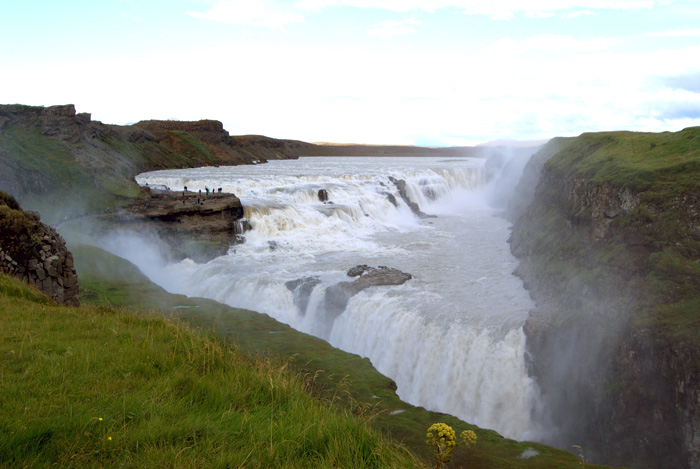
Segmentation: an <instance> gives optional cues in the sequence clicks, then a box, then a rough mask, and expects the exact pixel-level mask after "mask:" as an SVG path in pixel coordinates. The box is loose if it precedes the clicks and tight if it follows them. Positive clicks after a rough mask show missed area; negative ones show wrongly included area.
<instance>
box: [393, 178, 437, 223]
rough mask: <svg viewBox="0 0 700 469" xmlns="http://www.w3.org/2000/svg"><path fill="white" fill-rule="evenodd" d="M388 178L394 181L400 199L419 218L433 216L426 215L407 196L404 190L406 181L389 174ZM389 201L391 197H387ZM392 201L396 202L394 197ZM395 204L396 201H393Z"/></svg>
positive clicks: (430, 216) (431, 216)
mask: <svg viewBox="0 0 700 469" xmlns="http://www.w3.org/2000/svg"><path fill="white" fill-rule="evenodd" d="M389 180H390V181H391V182H393V183H394V185H395V186H396V188H397V189H398V191H399V195H400V196H401V199H402V200H403V201H404V202H405V203H406V205H408V207H409V208H410V209H411V211H412V212H413V213H414V214H415V215H416V216H417V217H419V218H433V217H434V215H428V214H426V213H425V212H423V211H422V210H421V209H420V207H419V206H418V204H417V203H415V202H414V201H412V200H411V198H410V197H409V196H408V192H407V191H406V187H407V184H406V181H404V180H403V179H396V178H395V177H392V176H389ZM389 200H390V201H391V199H389ZM394 202H396V199H395V198H394ZM394 205H396V203H394Z"/></svg>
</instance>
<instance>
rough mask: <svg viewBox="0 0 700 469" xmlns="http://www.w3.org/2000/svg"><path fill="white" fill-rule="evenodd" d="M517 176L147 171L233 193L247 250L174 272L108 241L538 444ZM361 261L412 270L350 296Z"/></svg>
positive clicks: (366, 167) (347, 166)
mask: <svg viewBox="0 0 700 469" xmlns="http://www.w3.org/2000/svg"><path fill="white" fill-rule="evenodd" d="M524 163H525V161H523V162H522V164H518V165H516V166H517V167H519V168H522V165H524ZM501 166H503V165H501ZM510 166H512V165H510ZM510 179H511V178H505V177H503V174H501V173H499V172H498V171H497V172H496V173H494V171H493V168H491V169H489V170H488V171H487V165H486V164H485V160H484V159H478V158H451V159H441V158H420V157H412V158H383V157H366V158H356V157H353V158H332V157H323V158H299V159H298V160H294V161H272V162H270V163H268V164H265V165H257V166H232V167H216V168H215V167H205V168H197V169H186V170H169V171H156V172H150V173H144V174H141V175H139V176H138V177H137V182H138V183H139V184H142V185H145V184H147V183H148V184H149V185H151V186H153V185H164V186H167V187H168V188H170V189H171V190H174V191H181V190H183V188H184V187H185V186H187V188H188V190H190V191H192V190H194V191H199V190H200V189H201V190H202V192H203V193H205V191H206V189H214V190H216V191H217V192H218V189H219V188H221V189H222V191H223V192H226V193H235V194H236V195H237V196H238V197H239V198H240V199H241V201H242V203H243V205H244V207H245V218H246V219H247V221H248V222H249V226H250V227H251V229H250V230H249V231H247V232H246V233H245V242H244V243H243V244H238V245H236V246H232V247H231V249H230V250H229V252H228V254H227V255H225V256H221V257H218V258H216V259H214V260H211V261H209V262H207V263H204V264H198V263H196V262H194V261H192V260H190V259H185V260H184V261H181V262H178V263H174V264H173V263H171V264H167V263H166V262H165V261H162V260H160V259H157V256H156V255H155V254H149V253H148V252H150V251H149V249H150V247H149V243H146V242H143V243H140V244H139V242H138V241H135V240H134V239H129V240H127V239H126V238H125V237H124V236H121V237H120V236H114V237H113V238H111V239H110V240H108V241H107V243H108V245H107V247H108V248H109V249H110V250H112V251H114V252H117V253H119V254H120V255H122V256H124V257H127V258H129V259H130V260H131V261H132V262H134V263H136V264H137V265H138V266H139V267H140V268H141V269H142V270H143V271H144V272H145V273H146V274H147V275H148V276H149V277H150V278H152V279H153V280H154V281H155V282H156V283H158V284H160V285H161V286H162V287H164V288H165V289H167V290H169V291H171V292H174V293H181V294H185V295H189V296H202V297H208V298H211V299H214V300H217V301H220V302H222V303H226V304H229V305H231V306H235V307H241V308H247V309H252V310H255V311H259V312H261V313H266V314H268V315H270V316H272V317H274V318H275V319H277V320H279V321H281V322H284V323H286V324H289V325H290V326H292V327H294V328H295V329H297V330H300V331H303V332H306V333H309V334H313V335H315V336H317V337H320V338H322V339H325V340H327V341H328V342H330V343H331V345H333V346H335V347H338V348H341V349H343V350H346V351H348V352H352V353H356V354H359V355H361V356H364V357H368V358H369V359H370V360H371V362H372V364H373V365H374V366H375V367H376V368H377V370H379V371H380V372H381V373H383V374H385V375H386V376H388V377H390V378H392V379H393V380H394V381H395V382H396V384H397V386H398V391H397V392H398V395H399V396H400V398H401V399H403V400H404V401H406V402H409V403H411V404H414V405H420V406H423V407H426V408H428V409H430V410H434V411H439V412H445V413H449V414H452V415H455V416H457V417H459V418H461V419H463V420H466V421H468V422H470V423H474V424H476V425H479V426H481V427H485V428H492V429H495V430H497V431H498V432H500V433H501V434H503V435H504V436H506V437H510V438H515V439H535V438H537V437H538V434H540V433H541V431H542V429H541V428H539V426H538V425H539V424H538V423H537V422H538V421H539V420H538V419H537V417H536V416H537V415H538V412H539V401H538V391H537V387H536V385H535V383H534V381H533V380H532V379H531V378H530V377H528V374H527V369H526V360H525V335H524V334H523V330H522V326H523V324H524V322H525V320H526V318H527V313H528V310H529V309H530V308H531V307H532V306H533V305H532V301H531V299H530V297H529V295H528V293H527V292H526V290H525V289H524V288H523V285H522V282H521V281H520V280H519V279H518V278H517V277H515V276H514V275H513V274H512V272H513V270H514V269H515V268H516V266H517V262H516V260H515V259H514V258H513V256H512V255H511V253H510V250H509V247H508V243H507V239H508V236H509V229H510V225H509V223H508V222H506V221H505V220H503V219H502V218H500V217H499V216H498V213H499V211H500V210H501V209H502V207H499V206H498V201H499V200H503V199H504V194H505V193H507V192H508V191H509V190H512V187H510V185H511V184H512V183H509V182H506V181H508V180H510ZM127 243H128V246H129V248H128V249H126V246H127ZM356 266H360V267H359V268H360V270H362V269H365V270H367V269H369V270H367V271H368V272H373V271H374V270H372V269H381V268H383V269H387V270H386V272H390V271H395V272H399V273H405V274H410V275H409V278H408V279H404V280H403V281H402V282H401V283H400V284H398V282H396V283H397V284H390V283H384V284H367V285H364V286H363V287H362V288H357V287H353V286H352V285H353V284H352V282H356V281H358V280H357V279H361V278H362V276H363V275H366V274H364V273H363V272H360V271H358V270H355V271H354V272H351V273H352V274H353V275H354V277H351V276H349V275H348V271H349V270H351V269H352V268H354V267H356ZM362 266H365V267H362ZM380 266H381V267H380ZM358 272H360V273H359V274H358ZM390 273H391V272H390ZM373 275H376V274H373ZM344 285H345V286H344ZM347 285H350V286H349V287H348V286H347ZM338 291H342V292H343V296H342V298H341V300H342V301H339V300H338Z"/></svg>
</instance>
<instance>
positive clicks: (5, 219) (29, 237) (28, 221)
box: [0, 191, 80, 306]
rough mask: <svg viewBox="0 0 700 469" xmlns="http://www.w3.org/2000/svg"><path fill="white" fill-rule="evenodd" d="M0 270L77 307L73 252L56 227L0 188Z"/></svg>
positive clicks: (78, 303)
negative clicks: (40, 218) (43, 220)
mask: <svg viewBox="0 0 700 469" xmlns="http://www.w3.org/2000/svg"><path fill="white" fill-rule="evenodd" d="M0 273H3V274H8V275H13V276H15V277H18V278H20V279H22V280H23V281H24V282H25V283H28V284H30V285H33V286H34V287H36V288H37V289H38V290H39V291H41V292H43V293H44V294H46V296H48V297H49V298H51V299H53V300H55V301H57V302H58V303H62V304H64V305H66V306H79V305H80V301H79V300H78V275H77V273H76V271H75V267H74V265H73V255H72V254H71V253H70V251H68V249H67V248H66V243H65V241H64V240H63V238H62V237H61V236H60V235H59V234H58V233H56V230H54V229H53V228H50V227H49V226H47V225H44V224H43V223H41V222H40V221H39V214H37V213H36V212H24V211H23V210H22V209H21V207H20V206H19V204H18V203H17V202H16V201H15V199H14V198H13V197H11V196H9V195H7V194H6V193H4V192H2V191H0Z"/></svg>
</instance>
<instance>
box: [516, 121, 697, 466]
mask: <svg viewBox="0 0 700 469" xmlns="http://www.w3.org/2000/svg"><path fill="white" fill-rule="evenodd" d="M537 176H539V177H537ZM535 183H536V184H535ZM517 193H518V195H517V196H516V197H515V198H514V203H513V204H511V207H510V211H509V213H510V215H511V217H512V218H513V219H514V221H515V223H514V227H513V233H512V237H511V248H512V251H513V253H514V254H515V255H516V257H518V258H519V259H520V267H519V269H518V271H517V273H518V274H519V275H520V276H521V277H522V278H523V280H524V282H525V284H526V287H527V288H528V289H530V291H531V293H532V296H533V298H534V299H535V301H536V303H537V308H536V309H535V310H533V311H532V312H531V314H530V318H529V320H528V321H527V324H526V326H525V330H526V334H527V340H528V350H529V352H530V354H531V356H532V361H531V373H532V374H533V375H534V376H535V377H536V378H537V380H538V382H539V384H540V387H541V389H542V393H543V396H544V399H545V401H546V405H547V407H548V409H549V411H550V414H551V415H550V416H549V417H550V418H551V422H552V426H553V427H554V429H555V430H554V434H555V435H556V436H554V437H552V439H551V441H550V442H551V443H553V444H555V445H558V446H561V447H569V448H570V447H571V445H573V444H577V445H581V446H583V447H584V449H585V451H586V455H587V456H588V457H589V458H591V459H592V460H593V461H594V462H599V463H600V462H603V463H607V464H618V465H630V464H633V465H634V466H636V467H688V468H690V467H699V466H700V437H698V435H699V434H700V415H698V414H697V412H696V409H697V407H698V404H700V401H698V398H699V397H700V360H699V359H700V128H691V129H686V130H684V131H682V132H678V133H675V134H671V133H664V134H635V133H629V132H617V133H601V134H584V135H582V136H580V137H578V138H572V139H555V140H553V141H552V142H550V143H549V144H548V145H547V146H546V147H545V148H543V149H542V150H541V151H540V152H539V153H538V154H536V155H535V156H533V158H532V160H531V162H530V164H529V167H528V168H526V171H525V173H524V176H523V179H522V180H521V185H520V187H519V188H518V192H517ZM523 201H525V203H523Z"/></svg>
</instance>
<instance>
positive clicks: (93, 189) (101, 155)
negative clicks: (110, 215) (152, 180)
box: [0, 105, 310, 222]
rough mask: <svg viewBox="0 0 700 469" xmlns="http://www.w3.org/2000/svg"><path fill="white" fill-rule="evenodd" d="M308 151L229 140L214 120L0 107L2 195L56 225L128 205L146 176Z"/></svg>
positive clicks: (300, 146) (279, 143) (257, 139)
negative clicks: (108, 118) (112, 117)
mask: <svg viewBox="0 0 700 469" xmlns="http://www.w3.org/2000/svg"><path fill="white" fill-rule="evenodd" d="M309 145H310V144H306V143H304V142H298V141H292V140H277V139H272V138H268V137H263V136H241V137H232V136H230V135H229V133H228V132H227V131H226V130H224V128H223V124H222V123H221V122H218V121H213V120H203V121H196V122H186V121H185V122H183V121H142V122H139V123H137V124H134V125H127V126H117V125H105V124H103V123H101V122H97V121H93V120H91V116H90V114H87V113H76V111H75V107H74V106H73V105H64V106H50V107H36V106H22V105H0V190H4V191H6V192H8V193H10V194H12V195H14V196H15V197H16V198H17V199H18V200H19V201H20V203H22V204H23V206H25V207H28V208H30V209H32V210H38V211H40V212H41V213H42V216H43V217H44V218H45V219H49V220H51V221H52V222H56V221H59V220H62V219H63V218H65V217H75V216H77V215H81V214H84V213H97V212H101V211H104V210H106V209H112V208H114V207H116V206H120V205H123V204H124V203H129V202H130V201H131V200H132V199H133V198H134V197H137V196H138V195H139V189H138V187H137V186H136V184H135V182H134V180H133V178H134V176H135V175H136V174H138V173H141V172H144V171H150V170H156V169H169V168H187V167H196V166H206V165H237V164H248V163H253V162H255V163H260V162H265V161H266V160H268V159H283V158H296V157H298V156H299V155H300V154H301V153H302V152H303V150H304V148H306V147H307V146H309Z"/></svg>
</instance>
